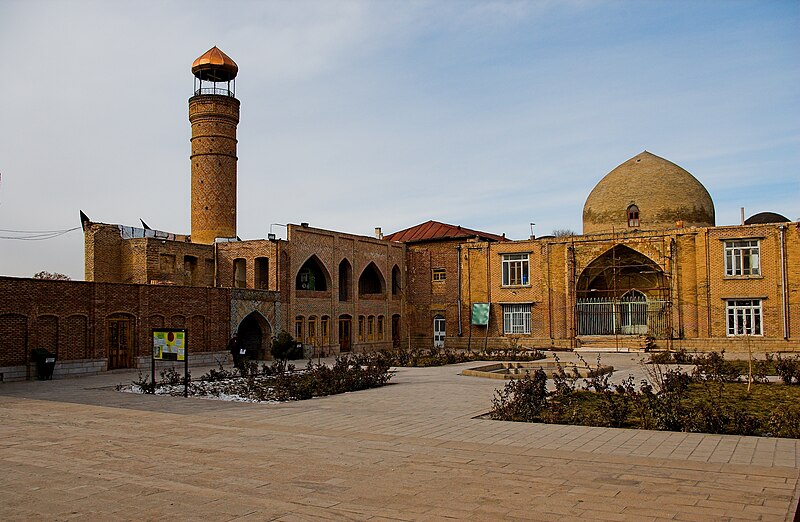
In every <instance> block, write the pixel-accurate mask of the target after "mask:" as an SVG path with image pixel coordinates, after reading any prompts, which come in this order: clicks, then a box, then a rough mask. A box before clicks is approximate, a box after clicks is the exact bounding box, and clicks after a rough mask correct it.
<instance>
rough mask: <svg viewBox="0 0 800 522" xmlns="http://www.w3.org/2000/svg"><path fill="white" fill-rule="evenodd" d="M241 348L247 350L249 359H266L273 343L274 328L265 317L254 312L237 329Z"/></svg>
mask: <svg viewBox="0 0 800 522" xmlns="http://www.w3.org/2000/svg"><path fill="white" fill-rule="evenodd" d="M237 332H238V333H239V348H240V349H242V348H243V349H246V350H247V358H248V359H262V360H263V359H266V358H267V354H268V353H269V348H270V342H271V341H272V328H270V326H269V323H268V322H267V320H266V319H264V316H263V315H261V314H260V313H258V312H252V313H251V314H250V315H248V316H247V317H245V318H244V319H242V322H241V323H239V328H238V329H237Z"/></svg>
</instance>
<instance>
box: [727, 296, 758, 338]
mask: <svg viewBox="0 0 800 522" xmlns="http://www.w3.org/2000/svg"><path fill="white" fill-rule="evenodd" d="M725 316H726V322H725V324H726V329H727V335H728V337H738V336H740V335H755V336H762V335H764V330H763V328H764V317H763V315H762V306H761V299H728V301H727V306H726V314H725Z"/></svg>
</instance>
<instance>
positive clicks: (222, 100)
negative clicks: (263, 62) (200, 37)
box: [189, 47, 239, 244]
mask: <svg viewBox="0 0 800 522" xmlns="http://www.w3.org/2000/svg"><path fill="white" fill-rule="evenodd" d="M238 72H239V67H238V66H237V65H236V62H234V61H233V60H232V59H231V58H230V57H229V56H228V55H226V54H225V53H223V52H222V51H220V50H219V49H217V48H216V47H212V48H211V49H209V50H208V52H206V53H205V54H203V55H202V56H201V57H200V58H198V59H197V60H195V61H194V63H193V64H192V74H194V76H195V89H194V96H192V97H191V98H189V122H190V123H191V125H192V155H191V161H192V242H193V243H203V244H212V243H214V240H215V239H216V238H218V237H226V238H232V237H236V162H237V157H236V143H237V141H236V126H237V125H238V124H239V100H237V99H236V98H235V95H236V92H235V88H236V81H235V78H236V74H237V73H238ZM232 82H233V88H231V87H232V85H231V84H232Z"/></svg>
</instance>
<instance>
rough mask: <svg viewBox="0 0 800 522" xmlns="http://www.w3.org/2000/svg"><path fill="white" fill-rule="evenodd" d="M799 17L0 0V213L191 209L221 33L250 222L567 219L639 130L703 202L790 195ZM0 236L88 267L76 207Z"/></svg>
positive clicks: (256, 225) (46, 265)
mask: <svg viewBox="0 0 800 522" xmlns="http://www.w3.org/2000/svg"><path fill="white" fill-rule="evenodd" d="M798 27H800V2H797V1H787V2H768V1H759V2H735V1H724V2H714V1H703V2H646V1H639V2H600V1H598V2H589V1H574V2H570V1H559V2H555V1H553V2H544V1H543V2H466V1H458V2H446V1H435V2H389V1H383V2H337V1H320V2H302V1H301V2H283V1H279V2H226V3H224V4H223V3H220V2H165V3H155V2H153V3H146V2H138V3H126V2H79V1H72V2H44V1H25V2H21V1H20V2H17V1H13V0H12V1H9V0H6V1H4V2H2V3H0V48H2V49H3V55H4V57H3V62H4V71H6V73H5V77H4V80H3V84H2V85H3V86H2V94H3V96H0V176H2V179H1V180H0V229H3V230H32V231H37V230H58V229H68V228H71V227H75V226H78V224H79V223H78V209H82V210H83V211H84V212H86V213H87V214H88V215H89V216H90V217H91V218H92V219H94V220H96V221H103V222H109V223H124V224H130V225H136V224H138V220H139V218H140V217H141V218H143V219H144V220H145V221H146V222H147V223H148V224H149V225H150V226H152V227H154V228H159V229H162V230H167V231H172V232H181V233H187V232H189V228H190V227H189V190H190V187H189V180H190V171H189V159H188V156H189V136H190V128H189V123H188V120H187V111H188V109H187V100H188V97H189V96H190V95H191V90H192V77H191V72H190V66H191V63H192V61H193V60H194V59H195V58H196V57H197V56H199V55H200V54H202V53H203V52H205V51H206V50H207V49H208V48H209V47H211V46H212V45H215V44H216V45H218V46H219V47H220V48H221V49H222V50H224V51H225V52H226V53H228V54H229V55H230V56H231V57H233V59H234V60H236V61H237V63H238V64H239V68H240V72H239V77H238V78H237V97H238V98H239V99H240V100H241V102H242V108H241V110H242V118H241V123H240V125H239V134H238V137H239V150H238V153H239V170H238V184H239V206H238V231H239V235H240V236H241V237H242V238H246V239H250V238H261V237H265V236H266V234H267V233H268V232H269V225H270V224H271V223H287V222H293V223H299V222H301V221H307V222H310V223H311V224H312V225H313V226H319V227H322V228H331V229H335V230H342V231H347V232H352V233H358V234H366V235H370V234H372V231H373V228H374V227H376V226H381V227H383V230H384V232H387V233H388V232H392V231H395V230H399V229H402V228H406V227H408V226H412V225H415V224H417V223H421V222H423V221H426V220H428V219H438V220H441V221H445V222H450V223H453V224H461V225H464V226H467V227H470V228H477V229H482V230H486V231H488V232H495V233H503V232H505V233H506V234H507V236H509V237H511V238H525V237H527V236H528V234H529V230H530V227H529V223H530V222H535V223H536V233H537V234H538V235H543V234H547V233H549V232H551V231H552V230H553V229H557V228H570V229H573V230H576V231H580V230H581V210H582V207H583V203H584V200H585V198H586V196H587V195H588V194H589V192H590V191H591V189H592V187H593V186H594V185H595V184H596V183H597V181H599V180H600V179H601V178H602V177H603V176H604V175H605V174H606V173H607V172H608V171H610V170H611V169H613V168H614V167H615V166H616V165H618V164H620V163H622V162H623V161H625V160H626V159H628V158H630V157H632V156H634V155H636V154H638V153H639V152H641V151H642V150H645V149H646V150H649V151H651V152H653V153H655V154H657V155H659V156H662V157H665V158H667V159H669V160H671V161H673V162H675V163H677V164H678V165H681V166H682V167H684V168H685V169H687V170H688V171H689V172H691V173H692V174H694V175H695V176H696V177H697V178H698V179H699V180H700V181H701V182H702V183H703V184H704V185H705V186H706V188H708V190H709V192H710V193H711V196H712V198H713V199H714V202H715V206H716V212H717V224H735V223H737V222H738V221H739V207H741V206H744V207H746V212H747V214H748V215H750V214H753V213H755V212H758V211H765V210H770V211H776V212H780V213H782V214H784V215H786V216H787V217H789V218H791V219H798V218H800V204H798V201H800V175H799V174H800V89H798V88H797V86H798V85H800V31H798ZM8 71H13V72H14V73H15V74H14V75H13V77H9V75H8ZM275 231H276V232H281V230H280V229H279V228H276V229H275ZM5 235H9V234H8V233H5V232H2V233H0V236H5ZM0 249H1V251H2V254H0V274H3V275H14V276H30V275H32V274H33V273H35V272H37V271H39V270H49V271H59V272H64V273H67V274H69V275H70V276H72V277H73V278H76V279H82V277H83V240H82V236H81V234H80V231H75V232H71V233H68V234H65V235H64V236H61V237H59V238H56V239H50V240H46V241H15V240H0Z"/></svg>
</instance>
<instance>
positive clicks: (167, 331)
mask: <svg viewBox="0 0 800 522" xmlns="http://www.w3.org/2000/svg"><path fill="white" fill-rule="evenodd" d="M185 358H186V330H182V329H178V328H161V329H154V330H153V360H158V361H183V360H184V359H185Z"/></svg>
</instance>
